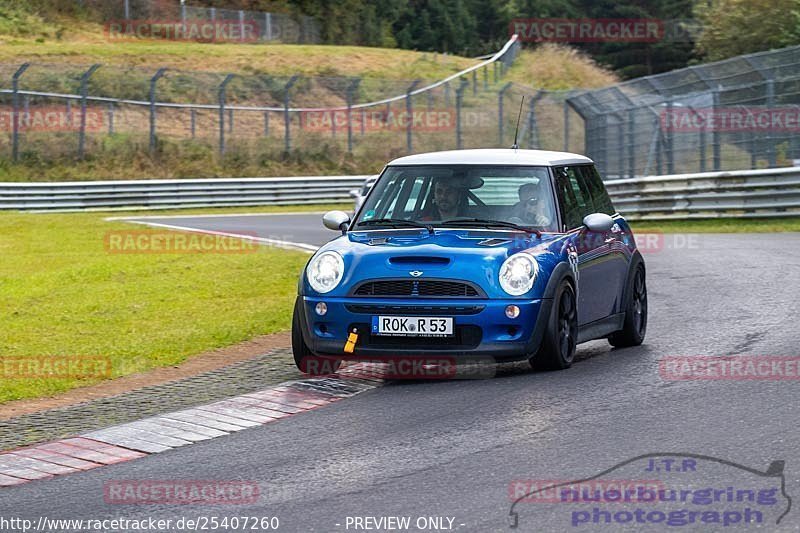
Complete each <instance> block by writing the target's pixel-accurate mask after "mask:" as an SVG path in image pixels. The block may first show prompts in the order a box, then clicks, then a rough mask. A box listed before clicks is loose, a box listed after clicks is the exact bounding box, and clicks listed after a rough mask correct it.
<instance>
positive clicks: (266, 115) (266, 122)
mask: <svg viewBox="0 0 800 533" xmlns="http://www.w3.org/2000/svg"><path fill="white" fill-rule="evenodd" d="M264 137H269V111H264Z"/></svg>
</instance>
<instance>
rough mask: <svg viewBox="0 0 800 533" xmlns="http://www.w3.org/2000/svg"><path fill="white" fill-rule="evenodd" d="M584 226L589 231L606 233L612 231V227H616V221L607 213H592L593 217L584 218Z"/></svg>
mask: <svg viewBox="0 0 800 533" xmlns="http://www.w3.org/2000/svg"><path fill="white" fill-rule="evenodd" d="M583 225H584V226H586V227H587V228H588V229H589V231H594V232H596V233H604V232H606V231H608V230H610V229H611V226H613V225H614V219H613V218H611V217H610V216H608V215H606V214H605V213H592V214H591V215H586V216H585V217H583Z"/></svg>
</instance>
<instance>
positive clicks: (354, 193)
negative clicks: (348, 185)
mask: <svg viewBox="0 0 800 533" xmlns="http://www.w3.org/2000/svg"><path fill="white" fill-rule="evenodd" d="M347 193H348V194H349V195H350V198H353V199H355V198H358V197H359V196H361V191H359V190H358V189H350V190H349V191H347Z"/></svg>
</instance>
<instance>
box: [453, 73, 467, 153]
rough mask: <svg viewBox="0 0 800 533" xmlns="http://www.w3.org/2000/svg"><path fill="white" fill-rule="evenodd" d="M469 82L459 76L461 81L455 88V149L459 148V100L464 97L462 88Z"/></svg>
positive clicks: (460, 145)
mask: <svg viewBox="0 0 800 533" xmlns="http://www.w3.org/2000/svg"><path fill="white" fill-rule="evenodd" d="M467 85H469V82H468V81H467V80H465V79H464V78H461V83H460V84H459V85H458V88H457V89H456V150H461V147H462V144H463V143H462V141H461V102H462V100H463V99H464V89H466V88H467Z"/></svg>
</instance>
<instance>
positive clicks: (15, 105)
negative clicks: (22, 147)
mask: <svg viewBox="0 0 800 533" xmlns="http://www.w3.org/2000/svg"><path fill="white" fill-rule="evenodd" d="M30 66H31V64H30V63H23V64H22V65H21V66H20V67H19V68H18V69H17V71H16V72H15V73H14V75H13V76H12V77H11V106H12V110H11V115H12V116H11V124H12V126H11V131H12V133H11V159H12V160H14V161H16V160H17V158H18V157H19V78H20V76H22V74H24V73H25V71H26V70H28V67H30Z"/></svg>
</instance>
